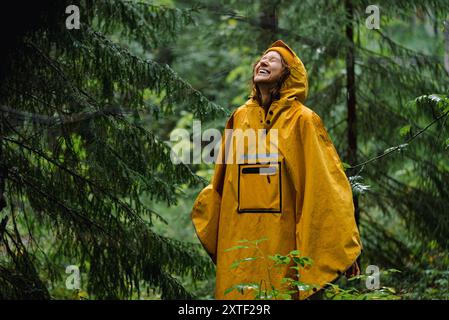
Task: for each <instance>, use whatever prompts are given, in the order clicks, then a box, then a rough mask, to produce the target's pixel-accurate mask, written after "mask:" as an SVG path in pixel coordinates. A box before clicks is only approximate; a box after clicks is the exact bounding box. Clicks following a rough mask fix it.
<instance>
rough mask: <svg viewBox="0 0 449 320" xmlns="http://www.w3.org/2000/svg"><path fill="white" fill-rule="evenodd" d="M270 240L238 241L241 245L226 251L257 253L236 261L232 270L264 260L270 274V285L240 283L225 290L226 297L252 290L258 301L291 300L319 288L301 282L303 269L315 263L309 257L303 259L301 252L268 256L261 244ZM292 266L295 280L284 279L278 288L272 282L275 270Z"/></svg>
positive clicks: (295, 251)
mask: <svg viewBox="0 0 449 320" xmlns="http://www.w3.org/2000/svg"><path fill="white" fill-rule="evenodd" d="M266 240H268V239H267V238H262V239H258V240H253V241H250V240H239V241H237V242H238V243H239V245H237V246H234V247H231V248H229V249H226V250H225V252H228V251H233V250H243V249H255V251H256V252H257V255H256V256H253V257H247V258H243V259H239V260H236V261H234V262H233V263H232V265H231V270H232V269H235V268H237V267H238V266H240V265H241V264H242V263H246V262H251V261H255V260H264V263H265V265H266V268H267V274H268V282H269V283H268V284H267V283H266V281H265V280H261V281H260V282H258V283H257V282H251V283H239V284H236V285H233V286H232V287H230V288H228V289H226V290H225V292H224V293H225V295H226V294H228V293H230V292H232V291H234V290H235V291H238V292H240V293H241V294H242V295H243V294H244V292H245V290H251V291H253V292H254V298H255V299H256V300H272V299H274V300H291V299H293V298H294V297H295V295H297V293H298V292H299V291H309V290H312V289H313V288H315V287H317V286H315V285H312V284H306V283H303V282H301V281H300V279H299V278H300V273H299V271H300V270H301V268H309V267H311V265H312V263H313V261H312V259H311V258H309V257H302V256H301V252H300V251H299V250H293V251H290V252H289V253H288V254H287V255H281V254H275V255H272V256H270V255H266V254H265V252H263V250H262V249H261V248H260V246H259V244H260V243H261V242H263V241H266ZM288 265H291V266H290V267H289V268H290V269H292V270H295V272H293V273H294V278H292V277H284V278H282V280H281V287H280V288H276V287H275V285H274V284H273V281H272V276H273V269H277V268H280V267H285V266H288Z"/></svg>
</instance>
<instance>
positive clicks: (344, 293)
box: [323, 269, 401, 300]
mask: <svg viewBox="0 0 449 320" xmlns="http://www.w3.org/2000/svg"><path fill="white" fill-rule="evenodd" d="M396 272H400V271H399V270H396V269H388V270H385V271H381V272H380V276H381V278H386V277H387V276H389V275H390V274H392V273H396ZM369 277H370V276H369V275H366V274H361V275H358V276H354V277H351V278H349V279H347V282H348V283H349V282H350V283H351V285H350V286H349V285H348V286H347V288H342V286H341V285H338V284H336V283H328V284H327V287H326V289H325V290H324V295H323V298H324V299H326V300H399V299H401V297H400V296H399V295H398V294H397V292H396V290H395V289H394V288H392V287H385V286H382V287H379V288H376V289H368V288H367V286H366V282H367V280H369ZM357 280H359V281H361V283H359V285H356V284H355V282H356V281H357ZM344 286H346V285H344ZM356 287H358V288H356Z"/></svg>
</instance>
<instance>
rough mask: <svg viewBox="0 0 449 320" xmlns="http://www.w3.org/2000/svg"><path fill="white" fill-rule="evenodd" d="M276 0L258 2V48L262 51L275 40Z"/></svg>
mask: <svg viewBox="0 0 449 320" xmlns="http://www.w3.org/2000/svg"><path fill="white" fill-rule="evenodd" d="M277 6H278V1H270V0H264V1H262V2H261V4H260V15H259V17H260V20H259V21H260V27H261V28H262V29H261V32H260V34H259V41H258V42H257V43H258V45H259V48H258V49H259V50H260V51H264V50H265V49H266V48H267V47H268V46H269V45H270V44H272V43H273V42H275V41H276V40H277V33H278V17H277Z"/></svg>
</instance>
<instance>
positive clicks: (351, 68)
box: [345, 0, 360, 225]
mask: <svg viewBox="0 0 449 320" xmlns="http://www.w3.org/2000/svg"><path fill="white" fill-rule="evenodd" d="M345 9H346V16H347V19H348V22H347V24H346V39H347V42H348V46H347V52H346V105H347V109H348V149H347V154H346V159H347V161H348V162H349V163H350V164H351V165H355V164H357V113H356V111H357V110H356V105H357V104H356V91H355V90H356V88H355V46H354V28H353V20H354V8H353V6H352V3H351V0H346V1H345ZM354 207H355V220H356V222H357V225H359V220H360V210H359V201H358V197H357V195H354Z"/></svg>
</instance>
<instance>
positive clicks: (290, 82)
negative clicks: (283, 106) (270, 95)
mask: <svg viewBox="0 0 449 320" xmlns="http://www.w3.org/2000/svg"><path fill="white" fill-rule="evenodd" d="M269 51H276V52H278V53H279V54H280V55H281V56H282V58H283V59H284V61H285V62H286V63H287V64H288V66H289V68H290V76H289V77H288V78H287V79H286V80H285V81H284V83H283V84H282V87H281V90H280V96H281V97H280V100H285V99H286V100H288V99H292V98H295V97H296V98H297V99H298V100H299V101H300V102H301V103H304V102H305V100H306V98H307V94H308V90H309V84H308V80H307V71H306V68H305V67H304V64H303V63H302V61H301V59H299V57H298V56H297V55H296V53H295V52H294V51H293V50H292V49H290V47H289V46H288V45H287V44H285V43H284V42H283V41H282V40H277V41H276V42H274V43H273V44H272V45H271V46H270V47H269V48H268V49H267V50H265V52H264V55H265V54H266V53H267V52H269ZM255 94H256V92H255V88H253V90H252V92H251V99H253V97H255Z"/></svg>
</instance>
